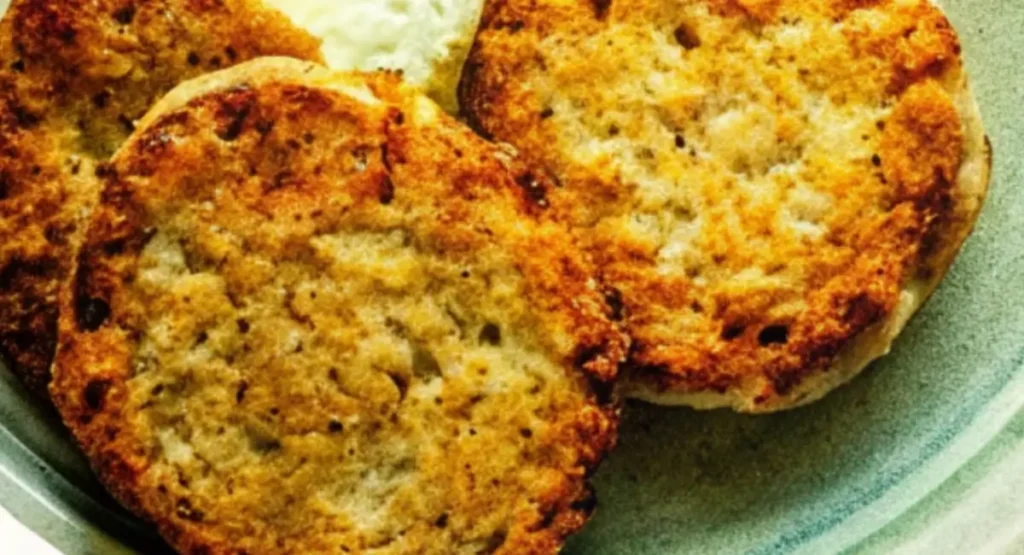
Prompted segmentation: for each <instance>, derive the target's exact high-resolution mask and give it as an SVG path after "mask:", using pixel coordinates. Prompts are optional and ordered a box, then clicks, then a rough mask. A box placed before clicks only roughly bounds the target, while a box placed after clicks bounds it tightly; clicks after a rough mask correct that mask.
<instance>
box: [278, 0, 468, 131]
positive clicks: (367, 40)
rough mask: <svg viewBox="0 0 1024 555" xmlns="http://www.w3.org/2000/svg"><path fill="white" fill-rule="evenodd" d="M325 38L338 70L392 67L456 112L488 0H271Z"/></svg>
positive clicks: (326, 51) (326, 54)
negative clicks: (464, 71) (466, 65)
mask: <svg viewBox="0 0 1024 555" xmlns="http://www.w3.org/2000/svg"><path fill="white" fill-rule="evenodd" d="M266 2H267V4H269V5H271V6H274V7H276V8H277V9H279V10H281V11H282V12H284V13H286V14H288V16H289V17H291V18H292V20H293V21H295V23H296V24H298V25H301V26H302V27H303V28H305V29H308V30H309V32H311V33H313V34H314V35H316V36H317V37H319V38H320V39H322V40H323V47H322V49H323V53H324V58H325V61H326V63H327V65H328V66H329V67H331V68H332V69H337V70H353V69H361V70H367V71H373V70H376V69H381V68H383V69H389V70H396V71H401V72H402V78H403V79H404V80H405V82H407V83H411V84H414V85H417V86H419V87H422V88H423V90H424V91H425V92H426V93H427V95H428V96H430V97H431V98H433V99H434V100H435V101H437V103H438V104H440V105H441V107H443V108H444V109H445V110H448V111H449V112H451V113H455V112H457V111H458V103H457V102H456V98H455V96H456V95H455V90H456V88H457V86H458V82H459V76H460V75H461V74H462V64H463V62H465V60H466V55H467V54H468V53H469V48H470V46H471V45H472V44H473V36H474V35H475V34H476V26H477V23H478V22H479V21H480V11H481V10H482V8H483V0H401V1H390V0H346V1H345V3H344V4H339V3H338V1H337V0H266Z"/></svg>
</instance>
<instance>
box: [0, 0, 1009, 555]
mask: <svg viewBox="0 0 1024 555" xmlns="http://www.w3.org/2000/svg"><path fill="white" fill-rule="evenodd" d="M3 4H6V2H4V1H3V0H0V7H2V6H3ZM944 6H945V8H946V10H947V12H948V14H949V17H950V19H952V21H953V23H954V24H955V25H956V27H957V29H958V30H959V32H960V35H961V38H962V41H963V46H964V54H965V57H966V63H967V67H968V71H969V73H970V74H971V75H972V77H973V84H974V90H975V92H976V94H977V96H978V100H979V104H980V105H981V110H982V113H983V116H984V119H985V123H986V126H987V130H988V133H989V136H990V138H991V141H992V144H993V146H994V150H995V167H994V173H993V178H992V184H991V190H990V193H989V197H988V200H987V202H986V205H985V208H984V211H983V213H982V215H981V218H980V220H979V221H978V225H977V228H976V231H975V233H974V235H973V236H972V237H971V238H970V239H969V240H968V242H967V244H966V245H965V247H964V251H963V253H962V254H961V256H960V257H959V259H958V260H957V262H956V264H955V265H954V266H953V268H952V270H951V271H950V273H949V275H948V276H947V278H946V280H945V281H944V282H943V284H942V286H941V287H940V288H939V290H938V291H937V293H936V294H935V295H934V297H933V298H932V299H931V300H930V301H929V302H928V304H927V305H926V306H925V307H924V309H923V310H922V311H921V313H920V314H919V315H918V316H916V317H915V318H914V319H913V321H912V322H911V324H910V326H909V327H908V328H907V330H906V331H905V332H904V334H903V335H902V336H901V337H900V338H899V340H898V341H897V343H896V345H895V346H894V348H893V352H892V353H891V354H890V355H889V356H887V357H885V358H884V359H883V360H881V361H879V362H878V363H876V364H874V365H873V366H872V367H871V368H870V369H869V370H868V371H867V372H866V373H865V374H864V375H863V376H861V377H859V378H858V379H856V380H855V381H854V382H853V383H852V384H851V385H849V386H846V387H844V388H842V389H841V390H839V391H837V392H835V393H833V394H832V395H830V396H828V397H827V398H826V399H824V400H823V401H821V402H819V403H817V404H814V405H811V406H809V407H806V408H802V409H798V410H794V411H791V412H786V413H782V414H776V415H772V416H762V417H748V416H739V415H735V414H731V413H728V412H720V411H716V412H706V413H700V412H694V411H691V410H687V409H663V408H657V407H650V406H644V405H639V404H631V405H629V406H628V407H627V409H628V410H627V411H626V418H625V422H624V424H623V426H622V432H621V439H620V441H619V448H618V450H617V451H616V452H615V453H614V454H613V455H612V456H611V457H610V458H609V459H608V461H606V462H605V463H604V465H603V466H602V467H601V469H600V471H599V472H598V475H597V478H596V485H597V489H598V494H599V497H600V499H601V505H600V508H599V509H598V514H597V516H596V518H595V519H594V521H593V522H592V523H591V524H590V525H588V526H587V528H586V529H585V530H584V532H583V533H582V534H580V535H579V536H578V537H576V538H574V539H573V540H572V541H570V543H569V546H568V547H567V549H566V551H567V553H569V554H590V553H595V554H605V553H607V554H612V553H752V554H758V555H769V554H781V553H838V552H848V553H893V552H906V553H928V554H932V553H950V554H953V553H956V554H960V553H1024V175H1022V172H1024V70H1022V69H1021V64H1022V63H1024V2H1022V1H1021V0H958V1H954V0H946V1H945V2H944ZM23 399H24V392H23V391H22V390H21V388H20V386H19V385H18V384H17V383H16V382H15V381H14V378H13V377H12V376H11V375H10V374H9V373H8V372H7V371H6V370H5V369H0V504H2V505H3V506H4V507H6V508H7V509H8V510H9V511H10V512H11V513H12V514H13V515H14V516H15V517H16V518H18V519H19V520H21V521H22V522H23V523H25V524H26V525H27V526H28V527H29V528H31V529H32V530H33V531H35V532H36V533H38V534H40V535H41V536H42V537H44V538H45V539H47V540H48V541H49V542H50V543H52V544H53V545H54V546H55V547H57V548H58V549H60V550H62V551H65V552H67V553H102V554H107V553H118V552H130V551H133V550H134V551H142V552H145V553H154V552H162V551H165V550H166V548H165V547H162V544H161V543H160V541H159V540H158V539H157V538H156V536H155V535H154V533H153V532H152V531H151V530H150V529H149V528H148V527H147V526H145V525H144V524H141V523H139V522H138V521H136V520H135V519H133V518H132V517H131V516H129V515H128V514H126V513H125V512H124V511H123V510H121V509H119V508H118V507H117V505H116V504H115V503H113V502H112V501H111V500H110V499H109V498H108V497H107V496H106V495H105V494H104V493H103V490H102V488H101V487H100V486H99V485H98V484H97V483H96V481H95V480H94V479H93V478H92V476H91V474H90V473H89V470H88V467H87V465H86V464H85V463H84V461H83V460H82V459H81V457H80V456H79V455H78V454H77V453H76V452H75V451H74V450H73V448H72V447H71V446H70V444H69V442H68V440H67V437H66V434H65V432H64V431H63V428H62V427H61V426H60V423H59V421H58V420H57V419H56V418H55V416H54V415H53V414H51V413H48V412H46V411H42V410H40V409H38V408H35V407H33V406H31V405H30V404H28V403H26V402H25V401H24V400H23ZM0 551H2V548H0Z"/></svg>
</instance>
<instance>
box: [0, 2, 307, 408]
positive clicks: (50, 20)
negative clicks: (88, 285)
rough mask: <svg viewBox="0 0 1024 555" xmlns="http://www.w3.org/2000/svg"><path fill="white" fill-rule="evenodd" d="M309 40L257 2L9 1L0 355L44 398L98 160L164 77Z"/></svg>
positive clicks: (4, 26) (4, 47)
mask: <svg viewBox="0 0 1024 555" xmlns="http://www.w3.org/2000/svg"><path fill="white" fill-rule="evenodd" d="M265 55H282V56H293V57H298V58H304V59H310V60H316V59H318V58H319V52H318V45H317V42H316V39H314V38H313V37H312V36H310V35H308V34H306V33H305V32H304V31H300V30H298V29H297V28H295V27H293V26H291V24H290V22H289V21H288V20H287V18H284V17H283V16H281V15H280V14H278V13H277V12H274V11H269V10H266V9H264V8H263V7H262V5H261V4H260V3H259V2H257V1H252V0H224V1H218V2H212V1H200V0H154V1H146V2H133V1H124V0H117V1H114V0H14V1H13V2H12V4H11V6H10V8H9V9H8V11H7V12H6V14H5V15H4V18H3V21H2V23H0V353H2V354H3V356H4V357H5V358H7V359H8V360H9V361H10V362H11V363H13V368H14V370H15V371H16V372H17V373H18V374H19V376H20V377H22V378H23V379H24V381H25V383H26V384H27V385H28V386H29V387H30V388H31V389H33V390H34V391H36V392H37V393H39V394H40V395H45V389H46V382H47V381H48V380H49V366H50V362H51V360H52V358H53V350H54V346H55V344H56V328H57V291H58V288H59V285H60V284H61V283H62V281H63V280H64V279H66V278H67V277H68V274H69V272H70V271H71V268H70V262H71V261H72V260H74V256H75V252H76V250H77V248H78V244H79V243H80V241H81V230H82V229H83V228H84V224H85V218H86V217H87V216H88V213H89V211H90V210H91V209H92V206H93V205H94V204H95V201H96V196H97V194H98V187H99V185H98V184H99V178H98V177H97V174H98V173H100V172H101V171H102V170H101V168H100V167H99V165H98V164H100V163H102V162H104V161H105V160H106V159H107V158H108V157H109V156H110V155H111V154H112V153H113V152H114V150H115V149H116V148H117V147H118V145H120V144H121V142H122V141H124V139H125V138H126V137H128V135H129V133H131V131H132V129H133V128H134V126H135V121H136V120H137V119H138V118H140V117H141V116H142V115H143V114H144V113H145V112H146V110H148V109H149V107H150V106H151V105H152V103H153V102H154V101H155V100H156V99H157V98H159V97H160V96H161V95H162V94H163V93H165V92H167V91H168V90H170V89H171V88H172V87H173V86H174V85H176V84H178V83H179V82H181V81H183V80H184V79H186V78H190V77H193V76H196V75H199V74H201V73H204V72H207V71H211V70H214V69H217V68H221V67H228V66H231V65H234V64H236V63H238V62H240V61H244V60H248V59H252V58H254V57H257V56H265Z"/></svg>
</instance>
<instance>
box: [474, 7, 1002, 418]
mask: <svg viewBox="0 0 1024 555" xmlns="http://www.w3.org/2000/svg"><path fill="white" fill-rule="evenodd" d="M959 54H960V47H959V43H958V40H957V37H956V34H955V32H954V31H953V29H952V27H951V26H950V25H949V22H948V21H947V20H946V18H945V17H944V16H943V15H942V13H941V12H940V11H939V10H938V9H937V8H936V7H935V6H934V5H932V4H930V3H929V2H927V1H925V0H922V1H919V2H890V1H885V0H870V1H859V0H857V1H848V0H820V1H814V2H803V1H797V0H789V1H787V0H771V1H753V0H702V1H699V2H680V1H675V0H612V1H610V2H604V1H601V2H598V1H595V2H592V3H588V2H577V3H573V2H569V3H566V2H556V1H553V0H541V1H532V0H493V1H491V2H489V3H488V5H487V6H486V8H485V12H484V19H483V23H482V26H481V29H480V32H479V33H478V36H477V41H476V45H475V47H474V49H473V52H472V53H471V55H470V59H469V61H468V62H467V66H466V71H465V73H464V75H463V81H462V84H461V87H460V101H461V105H462V107H463V111H464V112H465V116H466V119H467V120H468V121H469V122H470V124H471V125H472V126H473V127H475V128H476V129H478V130H479V132H481V133H482V134H484V135H485V136H488V137H491V138H494V139H496V140H500V141H506V142H509V143H511V144H512V145H514V146H515V147H516V148H517V149H518V150H519V151H520V152H521V153H522V155H523V157H524V158H525V159H527V160H528V161H530V162H531V163H533V164H534V165H535V166H536V167H538V168H542V169H544V170H545V171H547V172H548V173H550V174H551V176H552V178H553V179H554V180H555V182H557V183H559V185H560V186H559V187H556V188H554V189H553V190H552V191H551V194H549V195H548V198H549V200H550V202H551V204H552V206H553V208H554V212H555V213H556V214H558V217H559V218H561V219H563V220H564V221H566V222H568V223H569V224H570V225H572V226H573V227H574V228H575V229H576V230H577V235H578V237H579V239H580V241H581V242H582V244H584V245H585V247H586V248H587V249H588V250H589V252H591V253H592V255H593V257H594V258H595V259H596V261H597V263H598V265H599V267H600V268H601V275H602V280H603V282H604V283H606V284H607V285H608V286H609V287H611V288H613V289H614V290H616V291H617V292H618V295H619V296H620V297H621V300H622V306H623V312H624V315H625V323H626V326H627V328H628V330H629V332H630V334H631V336H632V338H633V351H632V357H631V367H632V370H631V372H630V373H629V374H627V376H626V382H627V383H626V385H625V393H626V394H629V395H636V396H639V397H642V398H645V399H649V400H654V401H656V402H659V401H660V402H669V403H676V402H682V403H687V404H693V405H696V406H704V407H708V406H722V405H726V406H733V407H734V408H737V409H739V410H744V411H754V412H762V411H769V410H776V409H780V408H786V407H788V406H794V405H796V404H800V403H802V402H806V401H808V400H810V399H813V398H817V397H820V395H821V394H822V393H823V391H821V389H822V388H824V389H826V390H827V389H829V388H831V387H834V386H835V385H838V383H840V382H841V381H842V380H838V379H836V378H837V377H838V376H839V375H842V376H843V377H844V379H845V378H848V377H849V375H851V374H852V373H855V372H856V370H859V369H860V368H862V367H863V366H864V365H865V364H866V363H867V362H869V361H870V359H871V358H874V357H876V356H879V355H881V354H884V352H885V350H886V349H887V347H888V343H889V342H890V341H891V340H892V338H893V337H894V336H895V334H896V333H898V331H899V328H901V327H902V325H903V324H904V323H905V321H906V317H907V316H908V314H905V313H906V312H907V309H906V307H907V306H911V308H910V309H909V310H910V312H912V311H913V309H914V308H916V306H918V305H919V304H920V302H922V301H923V300H924V297H926V296H927V292H929V291H930V290H931V288H933V287H934V285H935V284H936V283H937V281H938V278H939V277H941V275H942V273H944V271H945V269H946V267H947V266H948V264H949V263H950V262H951V260H952V258H953V255H954V254H955V253H956V251H957V249H958V248H959V246H960V244H961V243H962V241H963V240H964V238H965V237H966V235H967V233H968V231H969V229H970V224H971V222H973V220H974V218H975V217H976V216H977V213H978V209H979V208H980V204H981V199H982V198H983V196H984V191H985V183H986V181H987V167H986V168H981V167H973V168H972V169H971V170H970V171H966V172H965V171H961V170H962V167H961V166H962V164H963V163H964V161H965V160H967V159H969V158H977V153H979V152H982V150H983V148H984V147H983V146H982V145H981V141H980V137H981V136H982V132H981V128H980V123H979V122H977V121H974V122H973V123H972V122H969V121H967V120H968V119H970V116H971V114H969V113H968V112H969V111H970V108H971V106H972V102H973V101H972V99H971V98H970V94H969V92H968V91H967V89H966V86H965V79H964V76H963V72H962V69H961V65H960V64H961V62H960V57H959ZM975 166H977V165H975ZM919 282H920V283H921V284H922V285H921V286H920V287H919V286H918V285H917V284H918V283H919ZM857 338H862V339H865V340H866V339H868V338H870V339H871V341H874V343H875V344H873V345H871V346H870V348H869V347H867V346H863V345H857V346H856V348H854V345H855V344H857V343H858V342H857V341H854V340H855V339H857ZM849 351H856V353H857V354H856V355H852V354H850V353H849ZM850 357H853V358H856V359H858V360H856V361H853V362H849V361H847V360H846V359H847V358H850ZM848 362H849V363H848ZM839 367H842V368H844V370H843V371H841V372H840V371H833V369H834V368H839ZM847 367H849V368H847ZM854 367H855V369H854ZM830 372H831V373H832V375H830ZM816 385H820V387H816Z"/></svg>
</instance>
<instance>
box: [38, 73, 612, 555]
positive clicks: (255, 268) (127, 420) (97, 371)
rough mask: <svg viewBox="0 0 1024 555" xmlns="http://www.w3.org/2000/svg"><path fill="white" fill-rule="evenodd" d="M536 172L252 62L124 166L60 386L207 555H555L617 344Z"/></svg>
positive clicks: (108, 475) (167, 522)
mask: <svg viewBox="0 0 1024 555" xmlns="http://www.w3.org/2000/svg"><path fill="white" fill-rule="evenodd" d="M527 175H529V174H528V172H527V171H526V170H524V169H523V168H521V167H520V166H519V165H518V162H516V161H515V160H514V159H512V158H511V157H510V156H509V155H508V154H507V153H505V152H503V151H501V150H499V149H497V148H496V147H494V146H492V145H490V144H488V143H486V142H485V141H483V140H482V139H480V138H479V137H477V136H475V135H474V134H473V133H472V132H470V131H469V130H468V129H466V128H465V127H463V126H462V125H461V124H458V123H457V122H456V121H454V120H453V119H451V118H449V117H448V116H446V115H444V113H443V112H441V110H440V109H439V108H438V107H437V106H436V105H434V104H433V103H431V102H430V101H428V100H426V99H425V98H424V97H420V96H418V95H416V94H412V93H410V92H409V91H408V90H407V89H403V88H402V87H400V86H399V82H398V81H397V79H395V78H393V77H391V76H389V75H383V74H382V75H377V76H361V75H358V74H351V75H346V74H331V73H329V72H327V70H323V69H318V68H317V67H316V66H313V65H303V64H301V63H299V62H296V61H293V60H286V59H265V60H258V61H255V62H251V63H248V64H244V65H241V66H239V67H237V68H233V69H230V70H225V71H223V72H219V73H216V74H212V75H210V76H206V77H204V78H200V79H198V80H196V81H193V82H190V83H187V84H186V85H183V86H182V87H180V88H179V89H176V90H175V91H174V92H172V93H171V94H170V95H169V96H168V97H167V98H166V99H165V100H163V101H161V103H159V104H158V105H157V106H156V107H155V108H154V111H153V112H152V113H151V114H150V115H148V116H146V118H144V120H143V122H142V124H141V127H140V129H139V130H137V131H136V132H135V134H134V135H133V136H132V138H131V139H130V140H129V141H128V142H127V143H126V145H125V146H124V147H123V148H122V149H121V150H120V151H119V152H118V153H117V154H116V155H115V156H114V158H113V160H112V165H111V167H110V170H109V172H108V178H107V180H106V187H105V189H104V193H103V200H102V203H101V204H100V206H99V207H98V208H97V210H96V211H95V213H94V217H93V219H92V221H91V224H90V227H89V232H88V237H87V240H86V243H85V245H84V246H83V248H82V254H81V257H80V265H79V270H78V273H77V275H76V277H75V280H74V287H73V290H71V291H69V292H68V293H67V294H66V295H65V297H64V303H65V304H64V306H65V311H64V312H63V313H62V319H61V345H60V348H59V351H58V355H57V362H56V364H55V366H54V379H53V383H52V385H51V392H52V395H53V398H54V400H55V402H56V404H57V406H58V408H59V409H60V410H61V412H62V415H63V417H64V419H65V421H66V422H67V423H68V425H69V426H70V427H71V429H72V430H73V432H74V434H75V437H76V438H77V439H78V441H79V442H80V443H81V445H82V447H83V448H84V449H85V451H86V453H87V454H88V455H89V457H90V458H91V460H92V461H93V463H94V465H95V467H96V468H97V470H98V471H99V473H100V475H101V476H102V477H103V479H104V480H105V482H106V483H107V485H108V486H109V487H110V488H111V490H112V491H113V492H114V493H115V494H116V495H117V496H118V497H119V498H120V499H121V500H122V501H124V502H125V503H126V504H127V505H128V506H130V507H132V508H133V509H134V510H136V511H137V512H138V513H139V514H141V515H143V516H145V517H147V518H149V519H151V520H153V521H154V522H156V523H157V525H158V526H159V528H160V530H161V532H162V533H163V535H164V537H166V538H167V539H168V541H169V542H170V543H171V544H172V545H173V546H175V547H176V548H177V549H179V550H181V551H183V552H194V553H200V552H202V553H238V552H242V551H244V552H248V553H270V552H274V553H281V552H288V553H322V552H367V553H478V552H491V551H498V552H504V553H553V552H555V551H556V550H557V549H558V547H559V545H560V544H561V541H562V539H563V537H564V536H565V535H566V534H568V533H570V532H572V531H573V530H575V529H577V528H578V527H579V526H581V525H582V523H583V522H584V520H585V519H586V517H587V515H588V514H589V512H590V511H591V510H592V509H593V499H592V498H591V494H590V492H589V489H588V487H587V485H586V478H587V475H588V473H589V471H590V470H591V469H592V468H593V466H594V465H595V463H596V462H597V461H598V459H599V458H600V457H601V455H602V454H603V453H604V452H605V451H606V450H607V449H608V448H609V447H610V446H611V443H612V442H613V440H614V439H613V438H614V429H615V425H616V414H615V410H616V409H615V408H614V407H613V406H612V404H611V399H610V397H609V392H610V383H611V380H612V379H613V378H614V377H615V373H616V370H617V366H618V364H619V363H620V362H621V361H622V360H623V359H624V358H625V350H626V349H625V345H624V338H623V337H622V335H621V334H620V333H619V332H618V331H616V329H615V326H614V325H613V324H612V322H611V321H610V319H609V318H608V317H607V315H606V312H610V309H609V308H608V307H607V306H606V305H605V303H604V299H603V297H602V295H601V294H600V292H599V291H598V290H597V288H596V285H595V282H594V280H593V279H592V277H590V274H589V273H588V268H587V266H585V265H584V263H583V262H582V261H581V260H580V259H579V256H580V255H579V253H578V251H576V250H575V248H574V247H573V245H572V240H571V237H570V236H569V235H568V234H567V233H566V232H565V230H564V228H562V227H561V226H557V225H554V224H551V223H543V222H541V221H540V220H539V215H540V213H541V212H542V208H541V207H539V206H538V205H537V204H536V202H535V200H534V199H533V198H532V197H531V196H530V194H529V191H527V190H526V189H525V188H524V187H522V186H521V185H520V184H519V183H518V182H522V181H524V176H527Z"/></svg>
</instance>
